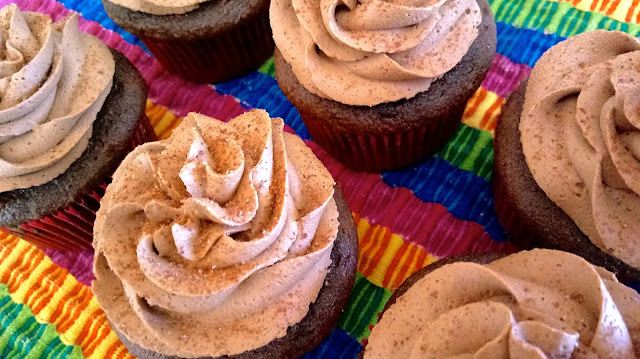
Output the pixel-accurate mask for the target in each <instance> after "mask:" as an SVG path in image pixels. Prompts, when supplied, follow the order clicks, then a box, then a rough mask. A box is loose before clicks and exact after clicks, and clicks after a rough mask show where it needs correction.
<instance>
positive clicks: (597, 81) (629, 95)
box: [520, 31, 640, 269]
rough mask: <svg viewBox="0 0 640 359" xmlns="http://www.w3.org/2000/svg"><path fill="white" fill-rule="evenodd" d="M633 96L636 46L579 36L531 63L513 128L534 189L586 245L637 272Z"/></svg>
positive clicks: (639, 232)
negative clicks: (568, 219)
mask: <svg viewBox="0 0 640 359" xmlns="http://www.w3.org/2000/svg"><path fill="white" fill-rule="evenodd" d="M569 54H571V55H569ZM639 94H640V42H638V40H636V39H635V38H633V37H631V36H629V35H627V34H624V33H622V32H614V31H611V32H608V31H593V32H587V33H584V34H580V35H577V36H575V37H571V38H569V39H567V40H566V41H563V42H562V43H560V44H558V45H556V46H554V47H552V48H551V49H549V51H547V53H545V54H544V55H543V56H542V58H541V59H540V60H539V61H538V63H537V64H536V66H535V68H534V69H533V71H532V73H531V77H530V79H529V84H528V88H527V94H526V98H525V104H524V107H523V112H522V116H521V122H520V131H521V132H522V147H523V152H524V155H525V159H526V161H527V165H528V166H529V169H530V170H531V173H532V175H533V178H534V179H535V180H536V182H537V183H538V185H539V186H540V188H542V190H544V191H545V193H546V194H547V196H548V197H549V198H550V199H551V200H552V201H553V202H555V203H556V204H557V205H558V207H560V208H562V210H564V212H566V213H567V215H569V217H571V218H572V219H573V220H574V222H575V223H576V225H577V226H578V227H579V228H580V230H582V232H583V233H584V234H585V235H587V236H588V237H589V239H590V240H591V242H593V244H595V245H596V246H598V247H599V248H600V249H602V250H603V251H604V252H607V253H609V254H611V255H613V256H615V257H617V258H619V259H620V260H622V261H623V262H625V263H627V264H629V265H631V266H633V267H635V268H638V269H640V95H639Z"/></svg>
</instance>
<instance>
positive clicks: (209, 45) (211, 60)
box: [140, 11, 275, 83]
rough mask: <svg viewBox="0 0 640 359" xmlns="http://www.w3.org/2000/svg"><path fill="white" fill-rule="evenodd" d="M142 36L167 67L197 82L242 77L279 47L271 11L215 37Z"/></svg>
mask: <svg viewBox="0 0 640 359" xmlns="http://www.w3.org/2000/svg"><path fill="white" fill-rule="evenodd" d="M140 39H141V40H142V42H144V44H145V45H146V46H147V48H148V49H149V51H151V52H152V53H153V56H154V57H155V58H156V59H157V60H158V62H160V63H161V64H162V66H163V67H164V68H165V69H167V70H168V71H170V72H172V73H174V74H176V75H178V76H180V77H182V78H184V79H186V80H189V81H192V82H196V83H217V82H222V81H225V80H229V79H232V78H235V77H239V76H242V75H244V74H246V73H247V72H249V71H250V70H253V69H256V68H258V67H259V66H260V65H262V64H263V63H264V62H265V61H266V60H267V59H268V58H269V57H271V56H272V55H273V49H274V47H275V44H274V42H273V39H272V36H271V27H270V25H269V13H268V12H267V11H265V12H264V13H261V14H260V15H258V16H256V17H255V18H254V19H250V20H248V21H246V22H244V23H243V24H242V25H239V26H237V27H236V28H234V29H231V30H229V31H226V32H224V33H221V34H218V35H215V36H212V37H205V38H202V39H197V40H160V39H155V38H151V37H145V36H140Z"/></svg>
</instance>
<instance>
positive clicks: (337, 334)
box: [302, 329, 362, 359]
mask: <svg viewBox="0 0 640 359" xmlns="http://www.w3.org/2000/svg"><path fill="white" fill-rule="evenodd" d="M361 350H362V345H360V343H358V341H357V340H355V339H354V338H352V337H351V336H350V335H349V334H347V332H345V331H344V330H342V329H334V330H333V331H332V332H331V334H329V337H328V338H327V339H326V340H325V341H324V342H322V344H320V345H319V346H318V347H316V348H315V349H313V350H312V351H310V352H309V353H307V354H306V355H305V356H303V357H302V359H324V358H335V359H355V358H356V357H357V356H358V354H360V351H361Z"/></svg>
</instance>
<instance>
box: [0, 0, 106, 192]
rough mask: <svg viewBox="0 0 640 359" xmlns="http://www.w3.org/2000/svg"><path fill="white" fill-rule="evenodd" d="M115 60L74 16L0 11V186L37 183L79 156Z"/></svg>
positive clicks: (0, 188) (9, 7)
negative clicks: (55, 19)
mask: <svg viewBox="0 0 640 359" xmlns="http://www.w3.org/2000/svg"><path fill="white" fill-rule="evenodd" d="M114 71H115V61H114V60H113V56H112V55H111V53H110V52H109V49H108V48H107V47H106V46H105V45H104V44H103V43H102V42H101V41H100V40H98V39H97V38H95V37H94V36H91V35H89V34H84V33H81V32H80V31H79V30H78V15H77V14H72V15H70V16H69V17H67V18H65V19H64V20H62V21H60V22H57V23H53V22H52V20H51V18H50V17H49V16H47V15H43V14H38V13H32V12H21V11H20V9H18V7H17V6H16V5H15V4H10V5H7V6H5V7H4V8H2V10H0V191H9V190H13V189H17V188H26V187H31V186H38V185H41V184H43V183H46V182H48V181H50V180H52V179H54V178H55V177H57V176H58V175H60V174H61V173H63V172H64V171H65V170H66V169H67V168H69V166H70V165H71V164H72V163H73V162H74V161H75V160H77V159H78V158H79V157H80V155H81V154H82V152H84V150H85V149H86V147H87V145H88V143H89V139H90V138H91V134H92V129H93V122H94V121H95V119H96V116H97V114H98V112H99V111H100V109H101V108H102V104H103V103H104V101H105V99H106V97H107V95H108V94H109V92H110V91H111V85H112V82H113V74H114Z"/></svg>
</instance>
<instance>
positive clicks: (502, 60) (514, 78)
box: [482, 54, 531, 98]
mask: <svg viewBox="0 0 640 359" xmlns="http://www.w3.org/2000/svg"><path fill="white" fill-rule="evenodd" d="M530 73H531V67H529V66H527V65H524V64H517V63H515V62H512V61H511V60H509V58H507V57H506V56H502V55H500V54H496V56H495V57H494V58H493V64H492V65H491V69H490V70H489V73H488V74H487V77H486V78H485V79H484V81H483V82H482V87H483V88H484V89H485V90H487V91H491V92H495V93H496V94H498V96H500V97H502V98H505V97H507V96H509V95H510V94H511V93H512V92H513V91H515V89H516V88H518V86H519V85H520V82H521V81H522V80H524V79H526V78H527V77H529V74H530Z"/></svg>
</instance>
